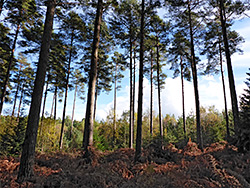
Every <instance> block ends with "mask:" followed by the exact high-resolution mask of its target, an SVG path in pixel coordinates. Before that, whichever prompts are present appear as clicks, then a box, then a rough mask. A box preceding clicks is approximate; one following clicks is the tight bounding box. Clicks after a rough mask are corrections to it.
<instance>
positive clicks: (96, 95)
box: [94, 77, 98, 121]
mask: <svg viewBox="0 0 250 188" xmlns="http://www.w3.org/2000/svg"><path fill="white" fill-rule="evenodd" d="M97 98H98V77H97V78H96V87H95V103H94V121H95V118H96V106H97Z"/></svg>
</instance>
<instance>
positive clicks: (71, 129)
mask: <svg viewBox="0 0 250 188" xmlns="http://www.w3.org/2000/svg"><path fill="white" fill-rule="evenodd" d="M76 93H77V84H76V86H75V93H74V102H73V109H72V117H71V126H70V135H69V138H70V139H71V138H72V133H73V125H74V115H75V106H76Z"/></svg>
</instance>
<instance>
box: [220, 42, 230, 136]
mask: <svg viewBox="0 0 250 188" xmlns="http://www.w3.org/2000/svg"><path fill="white" fill-rule="evenodd" d="M219 51H220V72H221V81H222V87H223V96H224V104H225V119H226V129H227V138H228V139H229V138H230V131H229V119H228V111H227V97H226V89H225V78H224V72H223V59H222V48H221V43H219Z"/></svg>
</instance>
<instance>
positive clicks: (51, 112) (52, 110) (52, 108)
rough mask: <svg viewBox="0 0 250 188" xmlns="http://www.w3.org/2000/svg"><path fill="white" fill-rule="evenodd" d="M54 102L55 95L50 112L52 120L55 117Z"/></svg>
mask: <svg viewBox="0 0 250 188" xmlns="http://www.w3.org/2000/svg"><path fill="white" fill-rule="evenodd" d="M54 102H55V93H54V95H53V100H52V105H51V111H50V118H52V116H53V112H54Z"/></svg>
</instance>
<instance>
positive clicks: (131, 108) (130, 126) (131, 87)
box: [129, 28, 134, 148]
mask: <svg viewBox="0 0 250 188" xmlns="http://www.w3.org/2000/svg"><path fill="white" fill-rule="evenodd" d="M131 30H132V29H131V28H130V40H129V71H130V72H129V73H130V105H129V148H133V132H134V131H133V113H134V111H133V57H132V53H133V51H132V50H133V43H132V38H131V37H132V34H131Z"/></svg>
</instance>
